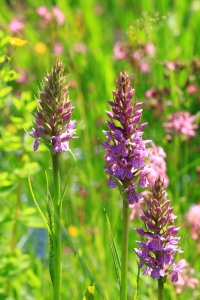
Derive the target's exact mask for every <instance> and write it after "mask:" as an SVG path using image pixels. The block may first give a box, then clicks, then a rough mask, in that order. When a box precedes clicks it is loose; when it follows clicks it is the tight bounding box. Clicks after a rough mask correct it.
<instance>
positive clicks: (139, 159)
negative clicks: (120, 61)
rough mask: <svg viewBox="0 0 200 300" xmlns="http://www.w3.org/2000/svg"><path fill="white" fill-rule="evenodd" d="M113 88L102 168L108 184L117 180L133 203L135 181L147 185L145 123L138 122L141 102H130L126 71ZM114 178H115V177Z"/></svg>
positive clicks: (135, 194) (130, 89) (131, 95)
mask: <svg viewBox="0 0 200 300" xmlns="http://www.w3.org/2000/svg"><path fill="white" fill-rule="evenodd" d="M116 84H117V89H116V91H113V96H114V100H113V101H109V102H108V103H109V105H110V107H111V112H110V111H106V114H107V116H108V118H109V119H110V120H109V121H107V122H106V124H107V126H108V131H103V133H104V134H105V135H106V142H105V143H104V144H103V148H104V149H105V150H106V155H105V160H106V163H105V165H104V170H105V172H106V173H108V174H109V175H110V177H109V182H108V186H109V187H110V188H115V187H116V186H117V183H116V180H119V181H120V182H121V184H122V186H123V189H124V192H125V193H127V199H128V202H129V204H134V203H137V202H138V201H139V200H141V199H142V196H141V195H140V194H139V193H137V192H136V187H137V185H136V181H137V180H138V183H139V186H140V187H141V188H144V187H146V186H147V185H148V180H147V174H148V172H149V171H150V169H149V168H146V161H147V158H148V156H149V150H148V149H147V148H146V144H147V143H149V142H150V141H148V140H143V139H142V135H143V129H144V128H145V127H146V125H147V123H143V124H140V120H141V118H142V109H141V105H142V102H139V103H135V105H134V106H132V105H131V100H132V97H133V95H134V93H135V91H134V89H133V88H132V87H131V86H130V80H129V76H128V75H127V73H126V71H124V72H121V73H120V75H119V78H118V79H117V81H116ZM115 179H116V180H115Z"/></svg>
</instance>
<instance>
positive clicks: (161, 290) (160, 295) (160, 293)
mask: <svg viewBox="0 0 200 300" xmlns="http://www.w3.org/2000/svg"><path fill="white" fill-rule="evenodd" d="M158 300H164V282H163V278H159V279H158Z"/></svg>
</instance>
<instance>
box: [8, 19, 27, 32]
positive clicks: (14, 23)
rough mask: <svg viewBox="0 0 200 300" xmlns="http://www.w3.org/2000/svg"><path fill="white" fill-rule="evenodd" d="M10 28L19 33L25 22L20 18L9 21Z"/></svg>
mask: <svg viewBox="0 0 200 300" xmlns="http://www.w3.org/2000/svg"><path fill="white" fill-rule="evenodd" d="M9 29H10V31H11V32H12V33H19V32H21V31H22V30H23V29H24V23H23V22H22V21H20V20H18V19H13V20H12V21H11V22H10V23H9Z"/></svg>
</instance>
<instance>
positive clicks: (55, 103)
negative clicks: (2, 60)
mask: <svg viewBox="0 0 200 300" xmlns="http://www.w3.org/2000/svg"><path fill="white" fill-rule="evenodd" d="M66 80H67V77H66V76H65V75H64V67H63V64H62V63H61V62H60V61H57V62H56V63H55V65H54V67H53V69H52V71H51V72H50V74H47V76H46V77H45V78H44V82H43V83H42V84H41V87H42V91H39V99H37V102H38V107H37V111H36V113H35V114H34V117H35V122H34V128H33V131H32V132H30V135H31V136H33V137H34V138H35V142H34V145H33V149H34V151H36V150H37V149H38V147H39V143H40V141H43V142H44V143H45V144H46V145H47V147H48V148H49V149H50V150H51V151H52V153H54V152H62V151H68V150H69V140H70V139H72V138H75V137H76V136H75V134H76V130H75V129H74V127H75V124H76V121H75V120H70V119H71V114H72V111H73V109H74V107H71V106H70V103H71V101H70V100H69V92H68V86H67V85H66Z"/></svg>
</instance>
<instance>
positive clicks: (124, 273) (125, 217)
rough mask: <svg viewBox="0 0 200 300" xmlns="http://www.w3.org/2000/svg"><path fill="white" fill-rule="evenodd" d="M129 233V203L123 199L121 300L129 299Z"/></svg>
mask: <svg viewBox="0 0 200 300" xmlns="http://www.w3.org/2000/svg"><path fill="white" fill-rule="evenodd" d="M128 233H129V204H128V201H127V199H124V200H123V229H122V260H121V286H120V300H127V273H128Z"/></svg>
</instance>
